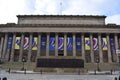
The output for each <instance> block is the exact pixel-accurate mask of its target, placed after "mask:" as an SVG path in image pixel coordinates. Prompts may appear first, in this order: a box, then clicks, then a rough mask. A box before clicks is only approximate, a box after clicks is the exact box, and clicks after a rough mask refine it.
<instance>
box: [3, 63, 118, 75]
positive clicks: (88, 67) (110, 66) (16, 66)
mask: <svg viewBox="0 0 120 80" xmlns="http://www.w3.org/2000/svg"><path fill="white" fill-rule="evenodd" d="M1 68H2V69H4V70H9V69H11V70H21V69H22V68H24V69H26V70H33V71H37V72H40V71H43V72H47V71H48V72H53V73H58V74H59V73H78V74H79V73H86V72H87V71H94V70H97V69H98V68H99V69H100V70H101V71H110V70H115V71H116V70H120V64H119V63H85V64H84V68H82V69H78V68H76V69H75V68H54V69H53V68H47V69H46V68H38V69H37V68H36V63H35V62H25V63H23V62H4V63H3V64H1Z"/></svg>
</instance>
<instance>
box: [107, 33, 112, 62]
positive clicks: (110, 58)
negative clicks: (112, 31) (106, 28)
mask: <svg viewBox="0 0 120 80" xmlns="http://www.w3.org/2000/svg"><path fill="white" fill-rule="evenodd" d="M107 47H108V62H109V63H112V56H111V47H110V38H109V34H107Z"/></svg>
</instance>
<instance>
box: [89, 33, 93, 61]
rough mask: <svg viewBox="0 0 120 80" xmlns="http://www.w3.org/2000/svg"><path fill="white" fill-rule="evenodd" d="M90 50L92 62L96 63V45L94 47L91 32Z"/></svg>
mask: <svg viewBox="0 0 120 80" xmlns="http://www.w3.org/2000/svg"><path fill="white" fill-rule="evenodd" d="M90 46H91V48H90V52H91V62H92V63H94V51H93V50H94V47H93V35H92V34H90Z"/></svg>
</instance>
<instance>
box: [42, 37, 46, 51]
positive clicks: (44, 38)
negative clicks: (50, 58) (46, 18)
mask: <svg viewBox="0 0 120 80" xmlns="http://www.w3.org/2000/svg"><path fill="white" fill-rule="evenodd" d="M41 50H46V37H42V38H41Z"/></svg>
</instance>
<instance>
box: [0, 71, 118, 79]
mask: <svg viewBox="0 0 120 80" xmlns="http://www.w3.org/2000/svg"><path fill="white" fill-rule="evenodd" d="M0 77H1V78H3V77H7V80H114V78H115V77H118V74H114V75H88V74H86V75H78V74H74V75H58V74H42V75H41V74H20V73H10V74H9V73H8V72H5V71H3V70H2V71H1V72H0Z"/></svg>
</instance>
